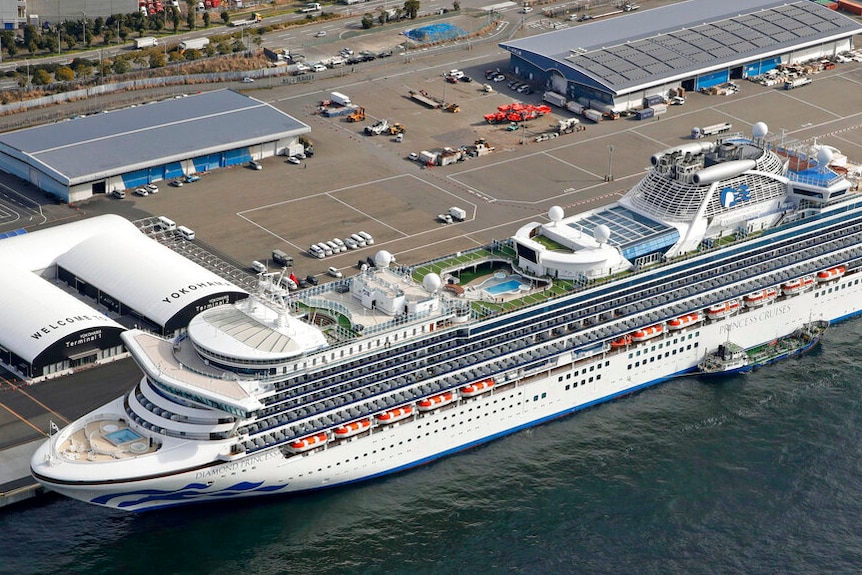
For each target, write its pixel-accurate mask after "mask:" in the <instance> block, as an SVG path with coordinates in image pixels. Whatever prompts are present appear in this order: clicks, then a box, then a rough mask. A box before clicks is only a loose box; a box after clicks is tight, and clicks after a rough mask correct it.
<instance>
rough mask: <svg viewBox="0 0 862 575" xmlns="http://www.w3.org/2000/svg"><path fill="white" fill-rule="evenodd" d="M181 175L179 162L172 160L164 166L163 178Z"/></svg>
mask: <svg viewBox="0 0 862 575" xmlns="http://www.w3.org/2000/svg"><path fill="white" fill-rule="evenodd" d="M182 176H183V166H182V164H180V163H179V162H174V163H172V164H168V165H166V166H165V179H166V180H170V179H173V178H181V177H182Z"/></svg>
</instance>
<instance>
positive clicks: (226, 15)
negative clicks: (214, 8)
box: [221, 10, 230, 26]
mask: <svg viewBox="0 0 862 575" xmlns="http://www.w3.org/2000/svg"><path fill="white" fill-rule="evenodd" d="M221 21H222V22H223V23H224V25H225V26H227V25H228V24H230V14H229V13H228V11H227V10H222V11H221Z"/></svg>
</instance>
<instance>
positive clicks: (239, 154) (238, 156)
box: [224, 148, 251, 166]
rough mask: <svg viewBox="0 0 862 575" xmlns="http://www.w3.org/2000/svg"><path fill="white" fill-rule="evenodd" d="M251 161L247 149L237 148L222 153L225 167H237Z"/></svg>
mask: <svg viewBox="0 0 862 575" xmlns="http://www.w3.org/2000/svg"><path fill="white" fill-rule="evenodd" d="M250 161H251V151H250V150H249V149H248V148H237V149H236V150H228V151H226V152H225V153H224V165H225V166H238V165H240V164H245V163H246V162H250Z"/></svg>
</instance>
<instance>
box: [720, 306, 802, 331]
mask: <svg viewBox="0 0 862 575" xmlns="http://www.w3.org/2000/svg"><path fill="white" fill-rule="evenodd" d="M790 308H791V306H790V305H789V304H784V305H771V306H768V307H765V308H763V309H762V310H760V311H757V312H752V313H747V314H744V315H742V316H739V317H735V318H733V319H732V320H731V321H729V322H728V324H727V326H726V327H725V329H728V330H735V329H743V328H746V327H749V326H752V325H757V324H759V323H761V322H764V321H768V320H770V319H773V318H776V317H778V316H781V315H784V314H786V313H787V312H789V311H790Z"/></svg>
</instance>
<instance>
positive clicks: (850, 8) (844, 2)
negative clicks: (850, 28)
mask: <svg viewBox="0 0 862 575" xmlns="http://www.w3.org/2000/svg"><path fill="white" fill-rule="evenodd" d="M838 9H839V10H843V11H844V12H850V13H851V14H856V15H857V16H862V4H860V3H859V2H850V1H849V0H838Z"/></svg>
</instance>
